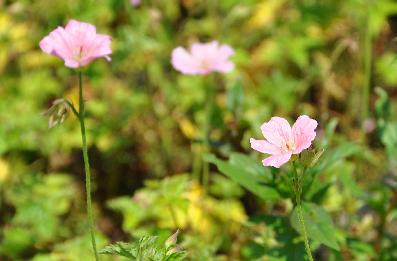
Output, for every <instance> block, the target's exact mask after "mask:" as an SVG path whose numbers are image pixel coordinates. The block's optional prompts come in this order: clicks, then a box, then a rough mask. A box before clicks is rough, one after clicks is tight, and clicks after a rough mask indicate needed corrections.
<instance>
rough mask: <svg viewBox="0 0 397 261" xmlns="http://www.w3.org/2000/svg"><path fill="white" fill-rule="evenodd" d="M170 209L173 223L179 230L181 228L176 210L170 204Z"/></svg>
mask: <svg viewBox="0 0 397 261" xmlns="http://www.w3.org/2000/svg"><path fill="white" fill-rule="evenodd" d="M168 209H169V210H170V213H171V218H172V222H173V223H174V227H175V228H178V227H179V226H178V219H177V218H176V213H175V209H174V207H173V206H172V205H171V204H170V203H169V204H168Z"/></svg>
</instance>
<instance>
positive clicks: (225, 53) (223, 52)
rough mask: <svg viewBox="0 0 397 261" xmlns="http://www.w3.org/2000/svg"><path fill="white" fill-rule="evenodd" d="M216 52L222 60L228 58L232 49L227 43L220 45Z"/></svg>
mask: <svg viewBox="0 0 397 261" xmlns="http://www.w3.org/2000/svg"><path fill="white" fill-rule="evenodd" d="M218 52H219V58H220V59H224V60H226V59H229V57H230V56H232V55H233V54H234V50H233V49H232V48H231V47H230V46H229V45H227V44H223V45H221V47H220V48H219V51H218Z"/></svg>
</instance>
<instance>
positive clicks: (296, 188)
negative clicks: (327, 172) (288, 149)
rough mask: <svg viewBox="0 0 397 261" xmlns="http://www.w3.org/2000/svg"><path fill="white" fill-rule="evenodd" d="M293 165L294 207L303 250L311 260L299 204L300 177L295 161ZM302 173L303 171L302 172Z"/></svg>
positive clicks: (300, 193)
mask: <svg viewBox="0 0 397 261" xmlns="http://www.w3.org/2000/svg"><path fill="white" fill-rule="evenodd" d="M293 166H294V180H293V189H294V192H295V200H296V207H297V208H298V219H299V223H300V226H301V232H302V236H303V241H304V243H305V250H306V254H307V256H308V258H309V260H310V261H313V260H314V259H313V256H312V251H311V249H310V244H309V239H308V237H307V232H306V226H305V219H304V217H303V210H302V204H301V195H302V182H301V181H302V179H301V178H302V177H301V176H300V175H299V174H298V170H297V168H296V165H295V162H294V163H293ZM303 174H304V173H303Z"/></svg>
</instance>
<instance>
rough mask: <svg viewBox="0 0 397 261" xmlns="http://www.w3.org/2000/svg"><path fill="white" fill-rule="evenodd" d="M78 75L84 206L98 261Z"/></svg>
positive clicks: (80, 79) (80, 80) (80, 86)
mask: <svg viewBox="0 0 397 261" xmlns="http://www.w3.org/2000/svg"><path fill="white" fill-rule="evenodd" d="M78 74H79V112H78V118H79V122H80V129H81V140H82V150H83V160H84V170H85V188H86V204H87V216H88V223H89V229H90V234H91V243H92V248H93V251H94V254H95V260H96V261H98V260H99V257H98V251H97V248H96V242H95V234H94V231H95V230H94V218H93V215H92V201H91V172H90V162H89V158H88V149H87V135H86V129H85V121H84V118H85V107H84V94H83V74H82V72H81V71H79V72H78Z"/></svg>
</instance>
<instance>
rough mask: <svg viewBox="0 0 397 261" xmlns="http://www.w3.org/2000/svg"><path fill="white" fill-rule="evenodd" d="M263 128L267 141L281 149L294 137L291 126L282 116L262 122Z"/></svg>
mask: <svg viewBox="0 0 397 261" xmlns="http://www.w3.org/2000/svg"><path fill="white" fill-rule="evenodd" d="M261 130H262V134H263V136H264V137H265V138H266V139H267V141H268V142H270V143H272V144H273V145H275V146H277V147H279V148H280V149H282V148H284V147H285V145H286V144H287V143H288V142H289V141H290V140H291V138H292V135H291V126H290V125H289V123H288V121H287V120H286V119H284V118H281V117H272V118H271V119H270V121H268V122H265V123H264V124H262V126H261Z"/></svg>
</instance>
